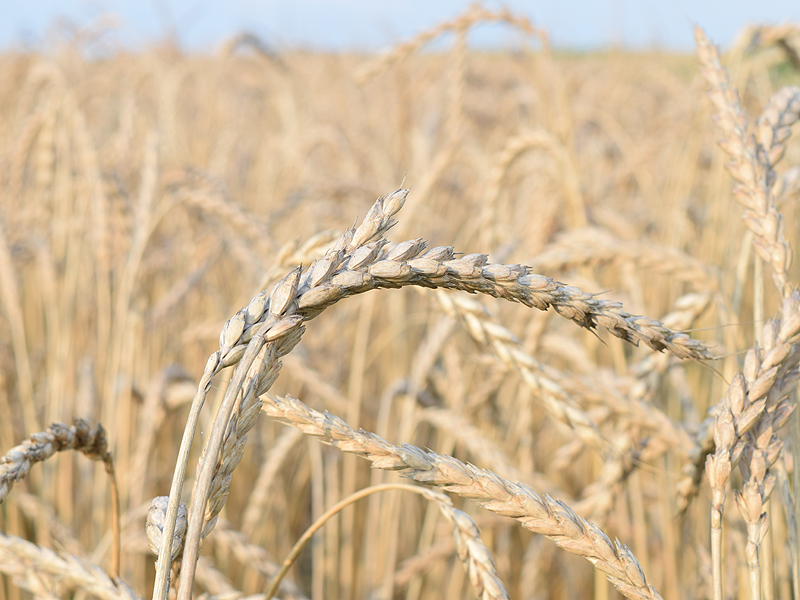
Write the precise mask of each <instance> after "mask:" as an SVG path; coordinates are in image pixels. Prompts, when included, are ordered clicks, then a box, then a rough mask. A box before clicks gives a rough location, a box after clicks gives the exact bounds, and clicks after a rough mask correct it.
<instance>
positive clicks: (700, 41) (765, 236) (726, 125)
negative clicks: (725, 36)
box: [694, 27, 800, 296]
mask: <svg viewBox="0 0 800 600" xmlns="http://www.w3.org/2000/svg"><path fill="white" fill-rule="evenodd" d="M694 33H695V40H696V41H697V57H698V59H699V60H700V65H701V72H702V74H703V77H705V79H706V81H708V83H709V85H710V86H711V90H710V91H709V92H708V97H709V98H710V99H711V102H712V103H713V104H714V107H715V108H716V109H717V115H716V117H715V120H716V121H717V124H718V125H719V128H720V130H721V132H722V135H723V137H722V139H720V140H719V145H720V147H721V148H722V149H723V150H724V151H725V152H726V153H727V154H728V155H729V156H730V158H731V162H730V163H728V165H727V168H728V172H729V173H730V174H731V177H733V179H734V180H735V181H736V182H737V183H738V184H739V185H737V186H736V188H735V189H734V190H733V193H734V196H735V197H736V199H737V200H738V201H739V203H741V205H742V207H743V208H744V215H743V219H744V223H745V225H746V226H747V228H748V229H750V231H752V232H753V234H754V236H755V240H754V242H753V246H754V248H755V250H756V252H757V253H758V255H759V256H760V257H761V258H762V259H764V261H765V262H767V263H768V264H769V265H770V266H771V267H772V273H773V279H774V280H775V285H776V286H777V288H778V291H780V292H781V293H782V294H783V295H784V296H787V295H788V294H790V293H791V289H792V288H791V285H790V284H789V280H788V275H787V273H788V270H789V266H790V265H791V262H792V248H791V245H790V244H789V241H788V240H787V239H786V236H785V235H784V223H783V217H782V216H781V214H780V212H778V209H777V208H776V206H775V201H774V197H773V195H772V185H773V183H774V178H775V175H774V172H773V170H772V167H773V166H774V165H775V163H777V162H778V161H779V160H780V158H781V157H782V156H783V152H784V149H785V144H786V140H787V139H788V138H789V135H790V134H791V129H790V127H791V125H792V124H793V123H794V122H796V121H797V119H798V118H799V117H800V88H787V89H785V90H781V91H780V92H778V94H776V95H775V96H773V97H772V99H771V100H770V102H769V103H768V104H767V107H766V108H765V109H764V112H763V113H762V116H761V118H760V119H759V121H758V123H757V126H756V138H754V137H753V136H752V135H750V134H748V130H747V118H746V117H745V114H744V110H742V106H741V103H740V101H739V94H738V92H737V91H736V89H735V88H733V87H731V85H730V81H729V79H728V73H727V72H726V71H725V69H724V68H723V67H722V65H721V64H720V60H719V51H718V50H717V48H716V46H714V45H713V44H712V43H711V41H710V40H709V39H708V37H707V36H706V34H705V32H704V31H703V30H702V29H700V28H699V27H695V30H694Z"/></svg>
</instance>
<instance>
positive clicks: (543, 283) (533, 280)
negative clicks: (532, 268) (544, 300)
mask: <svg viewBox="0 0 800 600" xmlns="http://www.w3.org/2000/svg"><path fill="white" fill-rule="evenodd" d="M519 284H520V285H522V286H525V287H526V288H530V289H532V290H545V289H547V288H549V287H550V285H551V283H550V279H549V278H547V277H545V276H544V275H538V274H536V273H529V274H528V275H524V276H522V277H520V278H519Z"/></svg>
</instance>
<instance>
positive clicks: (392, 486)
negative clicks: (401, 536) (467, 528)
mask: <svg viewBox="0 0 800 600" xmlns="http://www.w3.org/2000/svg"><path fill="white" fill-rule="evenodd" d="M387 490H405V491H407V492H414V493H415V494H419V495H420V496H425V497H426V498H427V497H428V496H427V495H426V492H427V490H426V489H425V488H422V487H420V486H418V485H410V484H408V483H384V484H381V485H375V486H371V487H368V488H365V489H363V490H360V491H358V492H356V493H355V494H351V495H350V496H348V497H347V498H344V499H343V500H340V501H339V502H337V503H336V504H334V505H333V506H332V507H331V508H329V509H328V510H327V511H326V512H325V513H324V514H323V515H321V516H320V517H319V519H317V520H316V521H315V522H314V523H313V524H312V525H311V527H309V528H308V529H306V531H305V533H304V534H303V535H302V536H301V537H300V539H299V540H297V542H296V543H295V545H294V546H293V547H292V549H291V551H290V552H289V554H288V555H287V556H286V558H285V559H284V560H283V563H282V564H281V570H280V571H278V574H277V575H275V577H273V578H272V581H270V584H269V589H268V590H267V594H266V597H267V600H271V598H273V597H274V596H275V593H276V592H277V591H278V586H279V585H280V583H281V580H282V579H283V578H284V577H285V576H286V573H288V572H289V569H291V568H292V565H293V564H294V561H295V560H297V557H298V556H300V553H301V552H302V551H303V548H305V547H306V544H308V542H310V541H311V538H312V536H313V535H314V534H315V533H316V532H317V531H319V529H320V528H321V527H322V526H323V525H325V523H326V522H327V521H328V520H329V519H330V518H331V517H333V516H335V515H336V514H338V513H339V512H340V511H341V510H342V509H343V508H345V507H347V506H349V505H351V504H353V503H354V502H356V501H358V500H361V498H366V497H367V496H369V495H371V494H377V493H379V492H385V491H387Z"/></svg>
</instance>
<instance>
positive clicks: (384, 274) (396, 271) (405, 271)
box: [369, 260, 413, 281]
mask: <svg viewBox="0 0 800 600" xmlns="http://www.w3.org/2000/svg"><path fill="white" fill-rule="evenodd" d="M369 274H370V275H372V276H373V277H378V278H380V279H390V280H392V281H405V280H407V279H409V278H410V277H411V275H412V274H413V271H412V270H411V267H409V266H408V265H407V264H404V263H399V262H396V261H393V260H381V261H378V262H376V263H375V264H373V265H372V266H370V268H369Z"/></svg>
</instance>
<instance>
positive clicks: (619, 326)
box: [153, 189, 712, 600]
mask: <svg viewBox="0 0 800 600" xmlns="http://www.w3.org/2000/svg"><path fill="white" fill-rule="evenodd" d="M407 194H408V190H404V189H400V190H397V191H395V192H393V193H391V194H389V195H387V196H383V197H381V198H378V200H376V202H375V203H374V204H373V206H372V208H370V210H369V211H368V212H367V215H366V216H365V217H364V220H363V222H362V223H361V224H360V225H359V226H358V227H357V228H350V229H347V230H346V231H345V232H344V233H343V234H342V236H341V237H340V238H339V240H338V241H337V243H336V244H335V245H334V247H333V248H332V249H331V250H329V251H328V252H327V253H326V254H325V256H324V257H322V258H321V259H319V260H317V261H314V262H313V263H312V264H311V265H310V266H309V267H307V268H302V267H298V268H296V269H294V270H292V271H291V272H290V273H289V274H288V275H286V277H285V278H284V279H283V280H282V281H280V282H279V283H278V284H277V285H276V286H275V287H274V288H273V289H272V291H271V292H270V293H269V294H267V293H266V291H263V292H261V293H259V294H258V295H256V296H255V297H254V298H253V299H252V300H251V301H250V303H249V304H248V305H247V306H246V307H245V308H242V309H241V310H240V311H239V312H237V313H236V314H235V315H234V316H233V317H231V318H230V319H229V320H228V322H227V323H226V324H225V326H224V327H223V329H222V332H221V334H220V349H219V350H218V351H217V352H215V353H214V354H212V355H211V356H210V357H209V360H208V362H207V364H206V368H205V370H204V373H203V375H202V377H201V379H200V383H199V385H198V391H197V394H196V395H195V398H194V401H193V403H192V409H191V411H190V415H189V419H188V422H187V426H186V429H185V432H184V437H183V440H182V444H181V450H180V454H179V457H178V461H177V465H176V469H175V475H174V478H173V484H172V488H171V491H170V496H169V503H168V505H167V508H166V514H165V515H163V517H162V516H160V517H159V523H158V524H157V527H158V530H159V532H160V538H161V539H160V548H159V549H158V555H159V556H160V557H166V556H169V557H171V558H172V557H177V556H182V560H181V565H180V569H179V572H180V582H179V585H178V599H179V600H189V599H190V598H191V590H192V584H193V581H194V573H195V568H196V564H197V560H198V556H199V554H198V551H199V546H200V543H201V541H202V539H203V538H205V537H206V536H207V535H208V534H209V533H210V532H211V531H212V529H213V528H214V524H215V523H216V520H217V518H218V515H219V512H220V510H221V509H222V507H223V506H224V504H225V501H226V499H227V496H228V492H229V489H230V481H231V476H232V473H233V470H234V469H235V468H236V466H237V465H238V463H239V461H240V459H241V457H242V454H243V452H244V446H245V443H246V441H247V432H248V431H249V430H250V429H251V428H252V427H253V425H254V424H255V421H256V419H257V416H258V413H259V411H260V409H261V406H262V400H261V397H262V396H263V395H264V394H266V392H267V391H268V390H269V389H270V387H271V386H272V383H273V382H274V381H275V379H276V378H277V376H278V373H279V371H280V367H281V363H280V358H281V357H282V356H285V355H286V354H287V353H289V352H290V351H291V350H292V349H293V348H294V347H295V346H296V345H297V343H298V342H299V341H300V339H301V336H302V334H303V332H304V323H305V322H306V321H309V320H311V319H313V318H314V317H316V316H318V315H319V314H320V313H321V312H322V311H324V310H325V309H326V308H328V307H329V306H331V305H333V304H335V303H336V302H338V301H339V300H341V299H343V298H346V297H348V296H352V295H355V294H360V293H364V292H367V291H371V290H374V289H380V288H399V287H404V286H408V285H414V286H422V287H428V288H434V289H437V288H443V289H451V290H458V291H466V292H470V293H482V294H487V295H490V296H494V297H497V298H504V299H506V300H510V301H512V302H520V303H522V304H525V305H526V306H529V307H535V308H538V309H540V310H547V309H548V308H551V307H552V308H553V309H554V310H555V311H556V312H557V313H558V314H559V315H561V316H562V317H565V318H567V319H569V320H571V321H573V322H575V323H577V324H578V325H580V326H581V327H585V328H587V329H592V330H593V329H596V328H598V327H601V328H605V329H607V330H608V331H610V332H611V333H612V334H613V335H615V336H617V337H620V338H622V339H624V340H626V341H628V342H631V343H633V344H637V345H638V344H639V342H644V343H645V344H647V345H648V346H650V347H651V348H653V349H654V350H659V351H664V350H668V351H670V352H672V353H673V354H675V355H676V356H678V357H680V358H692V359H695V360H704V359H709V358H712V355H711V353H710V351H709V350H708V348H707V347H706V346H705V345H704V344H703V343H702V342H699V341H697V340H693V339H692V338H690V337H689V336H688V335H686V334H685V333H682V332H678V331H673V330H671V329H670V328H668V327H666V326H665V325H663V324H662V323H660V322H658V321H655V320H652V319H648V318H645V317H639V316H634V315H631V314H629V313H627V312H625V311H624V310H623V309H622V306H621V305H620V304H619V303H617V302H611V301H607V300H601V299H598V298H596V297H595V295H593V294H590V293H586V292H583V291H581V290H579V289H578V288H575V287H572V286H567V285H564V284H562V283H559V282H557V281H554V280H553V279H551V278H549V277H546V276H544V275H540V274H536V273H534V272H533V271H532V269H530V268H528V267H525V266H522V265H516V264H513V265H501V264H491V263H489V262H488V260H487V256H486V255H485V254H466V255H461V256H460V257H458V258H457V257H456V253H455V251H454V249H453V248H452V247H449V246H438V247H435V248H432V249H430V250H427V251H426V248H427V242H425V241H424V240H422V239H421V238H417V239H413V240H409V241H405V242H402V243H399V244H396V245H394V246H393V247H391V248H390V249H388V250H387V249H386V247H387V244H388V241H387V240H386V239H385V237H384V236H385V234H386V232H387V231H388V230H389V229H390V228H391V227H392V226H393V225H394V224H395V220H394V218H393V217H394V216H395V215H396V214H397V213H398V211H399V210H400V209H401V208H402V206H403V204H404V202H405V200H406V196H407ZM234 365H235V367H236V368H235V370H234V373H233V376H232V378H231V381H230V383H229V385H228V388H227V390H226V392H225V395H224V397H223V401H222V403H221V405H220V408H219V411H218V413H217V416H216V418H215V421H214V426H213V428H212V431H211V434H210V436H209V438H208V440H207V443H206V446H205V448H204V450H203V453H202V455H201V458H200V462H199V467H198V468H199V471H198V474H197V478H196V481H195V487H194V490H193V494H192V504H191V506H190V508H189V511H188V525H187V529H186V534H185V537H184V536H180V535H178V536H176V532H175V526H176V522H177V521H178V511H179V506H180V505H179V498H180V493H181V489H182V487H183V481H184V477H185V472H186V465H187V457H188V453H189V448H190V446H191V443H192V439H193V436H194V431H195V429H196V427H197V420H198V415H199V412H200V410H201V408H202V406H203V404H204V401H205V397H206V394H207V392H208V389H209V387H210V385H211V381H212V379H213V377H214V376H215V375H216V374H217V373H219V372H220V371H221V370H222V369H223V368H224V367H229V366H234ZM541 510H542V509H540V512H541ZM564 510H568V509H566V508H564ZM502 512H503V511H501V513H502ZM545 512H546V513H547V518H548V519H555V520H556V521H558V522H560V521H559V517H558V515H557V513H554V514H555V516H553V515H551V514H550V512H551V511H550V509H547V510H545ZM537 514H538V513H537ZM511 516H517V515H511ZM564 526H566V525H564ZM175 540H183V543H184V548H183V551H182V552H181V551H180V550H179V549H177V548H176V547H175V546H174V543H175ZM179 543H180V542H179ZM604 547H605V546H604ZM608 547H609V548H611V550H610V551H611V554H613V555H614V556H615V557H616V559H617V560H622V558H621V557H624V556H628V554H629V551H628V550H627V549H626V548H624V547H620V548H618V550H619V552H621V554H618V553H617V552H615V551H614V546H613V545H609V546H608ZM621 548H624V549H621ZM574 551H576V552H578V553H580V554H585V552H584V551H581V550H574ZM609 556H610V555H609ZM171 562H172V561H171V560H158V563H157V575H156V583H155V589H154V595H153V597H154V598H156V599H159V600H160V599H163V598H165V597H166V593H167V589H168V571H169V567H170V564H171ZM623 562H626V561H623ZM603 564H605V562H603ZM626 564H627V565H628V566H630V565H631V564H635V565H636V569H633V571H635V573H633V572H632V573H630V574H629V576H628V577H626V578H625V581H626V583H624V585H619V587H620V589H621V590H622V591H623V593H625V594H626V595H629V596H630V597H636V598H638V597H658V596H657V593H656V592H655V591H653V590H651V589H650V588H649V587H648V586H647V585H646V583H645V582H644V577H643V575H641V570H640V569H638V563H635V560H634V561H633V562H626ZM598 568H601V570H603V567H602V566H599V565H598ZM625 568H628V567H625ZM632 568H633V567H631V569H632ZM612 570H613V577H615V578H618V579H619V568H614V569H612ZM606 572H607V573H609V574H610V575H611V572H609V571H606ZM640 575H641V576H640ZM620 581H622V580H621V579H620Z"/></svg>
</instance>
